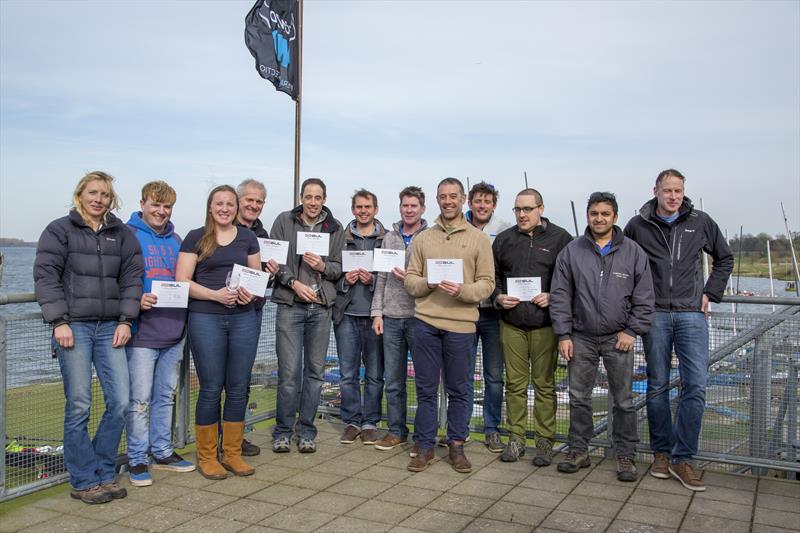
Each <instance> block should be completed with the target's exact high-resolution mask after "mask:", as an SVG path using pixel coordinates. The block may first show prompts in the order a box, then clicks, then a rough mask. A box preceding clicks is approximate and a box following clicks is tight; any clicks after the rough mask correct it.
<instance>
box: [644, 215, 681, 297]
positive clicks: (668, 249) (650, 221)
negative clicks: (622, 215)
mask: <svg viewBox="0 0 800 533" xmlns="http://www.w3.org/2000/svg"><path fill="white" fill-rule="evenodd" d="M647 221H648V222H649V223H650V224H652V225H654V226H655V227H656V229H657V230H658V233H660V234H661V238H662V239H664V244H666V245H667V251H669V307H670V309H671V308H672V267H673V263H674V261H673V259H674V257H673V250H674V249H675V227H674V226H673V227H672V246H670V245H669V241H668V240H667V236H666V235H664V230H662V229H661V227H660V226H659V225H658V224H656V223H655V222H653V221H652V220H649V219H648V220H647Z"/></svg>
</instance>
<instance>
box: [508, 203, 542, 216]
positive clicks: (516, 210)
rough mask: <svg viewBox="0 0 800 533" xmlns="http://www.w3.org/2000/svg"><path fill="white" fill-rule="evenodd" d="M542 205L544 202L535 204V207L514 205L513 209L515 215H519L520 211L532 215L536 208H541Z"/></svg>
mask: <svg viewBox="0 0 800 533" xmlns="http://www.w3.org/2000/svg"><path fill="white" fill-rule="evenodd" d="M540 207H542V204H539V205H535V206H533V207H529V206H527V205H526V206H525V207H512V208H511V210H512V211H514V214H515V215H519V214H520V213H525V214H526V215H530V214H531V213H532V212H533V210H534V209H539V208H540Z"/></svg>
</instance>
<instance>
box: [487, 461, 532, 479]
mask: <svg viewBox="0 0 800 533" xmlns="http://www.w3.org/2000/svg"><path fill="white" fill-rule="evenodd" d="M501 464H503V465H507V464H509V463H503V462H502V461H495V462H494V463H492V466H491V467H490V468H481V469H480V470H479V471H478V472H476V473H475V474H473V475H472V476H471V477H472V479H475V480H478V481H489V482H492V483H503V484H506V485H516V484H518V483H519V482H520V481H522V480H523V479H525V478H526V477H528V476H529V475H530V474H532V473H533V470H534V469H533V468H530V469H529V468H524V467H523V466H522V465H521V464H519V462H517V463H516V464H515V465H516V466H517V468H500V467H499V465H501ZM512 464H514V463H512Z"/></svg>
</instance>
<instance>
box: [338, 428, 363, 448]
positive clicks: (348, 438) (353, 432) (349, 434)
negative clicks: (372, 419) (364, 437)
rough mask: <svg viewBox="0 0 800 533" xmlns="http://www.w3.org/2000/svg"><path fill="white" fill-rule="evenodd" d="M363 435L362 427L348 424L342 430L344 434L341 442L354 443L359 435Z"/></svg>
mask: <svg viewBox="0 0 800 533" xmlns="http://www.w3.org/2000/svg"><path fill="white" fill-rule="evenodd" d="M359 435H361V429H359V428H357V427H355V426H347V427H346V428H344V431H342V436H341V437H340V438H339V442H341V443H342V444H353V443H354V442H355V441H356V439H357V438H358V436H359Z"/></svg>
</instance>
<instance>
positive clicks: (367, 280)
mask: <svg viewBox="0 0 800 533" xmlns="http://www.w3.org/2000/svg"><path fill="white" fill-rule="evenodd" d="M358 281H360V282H361V283H363V284H364V285H371V284H372V272H370V271H368V270H364V269H363V268H359V269H358Z"/></svg>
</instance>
